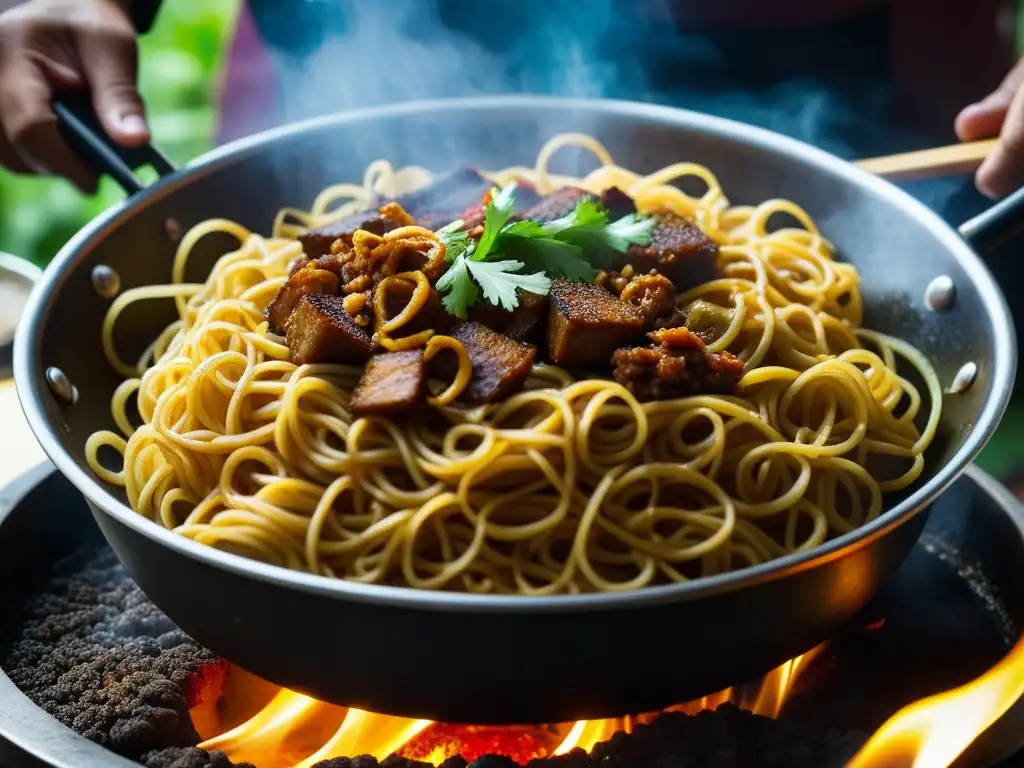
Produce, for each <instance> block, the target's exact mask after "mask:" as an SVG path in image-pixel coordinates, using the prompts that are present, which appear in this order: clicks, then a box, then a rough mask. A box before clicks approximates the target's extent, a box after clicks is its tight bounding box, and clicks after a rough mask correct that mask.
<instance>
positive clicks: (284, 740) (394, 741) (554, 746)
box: [199, 646, 824, 768]
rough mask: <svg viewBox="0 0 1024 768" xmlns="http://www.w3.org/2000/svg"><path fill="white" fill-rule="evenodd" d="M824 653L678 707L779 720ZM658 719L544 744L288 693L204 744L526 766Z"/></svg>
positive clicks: (257, 756) (297, 759)
mask: <svg viewBox="0 0 1024 768" xmlns="http://www.w3.org/2000/svg"><path fill="white" fill-rule="evenodd" d="M823 647H824V646H819V647H818V648H816V649H814V650H812V651H811V652H809V653H807V654H804V655H803V656H798V657H797V658H795V659H793V660H792V661H788V662H786V663H785V664H783V665H782V666H781V667H779V668H778V669H775V670H773V671H772V672H770V673H769V674H767V675H766V676H765V677H764V679H763V680H762V682H761V685H760V687H759V688H758V690H757V691H755V692H754V695H753V696H752V697H746V698H744V697H741V696H740V694H739V693H738V692H737V691H734V689H732V688H727V689H726V690H724V691H721V692H719V693H717V694H713V695H711V696H705V697H704V698H702V699H698V700H697V701H693V702H690V703H688V704H682V705H679V706H678V707H673V708H672V709H675V710H680V711H684V712H687V713H690V714H695V713H697V712H699V711H701V710H704V709H717V708H718V707H719V706H721V705H722V704H725V703H727V702H732V703H734V704H737V705H738V706H741V707H744V708H746V709H749V710H751V711H752V712H754V713H755V714H760V715H766V716H768V717H775V716H776V715H778V713H779V711H780V710H781V709H782V705H783V704H784V703H785V700H786V697H787V696H788V695H789V693H790V692H791V691H792V690H793V685H794V683H795V682H796V679H797V676H798V675H799V673H800V671H801V670H803V669H804V668H805V667H806V666H807V664H808V663H809V662H810V660H811V659H812V658H813V657H814V656H816V655H817V654H818V653H819V652H820V651H821V649H822V648H823ZM239 679H240V680H241V683H240V684H238V688H239V690H238V691H235V693H234V695H243V696H244V695H245V688H244V685H245V683H246V681H245V678H244V677H242V678H239ZM656 715H657V713H653V714H647V715H640V716H638V717H637V718H635V719H634V718H630V717H625V718H613V719H606V720H579V721H577V722H575V723H564V724H562V725H559V726H555V727H554V728H553V731H546V734H547V736H548V738H542V737H541V736H540V735H539V734H540V733H541V731H542V730H543V729H542V728H540V727H536V728H534V727H528V726H518V727H509V728H484V727H481V726H472V725H464V726H460V725H451V724H434V723H432V722H431V721H430V720H413V719H409V718H403V717H391V716H389V715H378V714H374V713H372V712H365V711H363V710H360V709H354V708H348V709H346V708H344V707H336V706H333V705H330V704H325V703H323V702H319V701H316V700H315V699H312V698H310V697H308V696H304V695H303V694H301V693H296V692H294V691H289V690H286V689H283V688H282V689H279V690H278V691H277V693H276V694H275V695H274V697H273V698H272V699H271V700H270V702H269V703H268V704H267V705H266V706H265V707H263V709H261V710H260V711H259V712H257V713H256V714H255V715H253V716H252V717H250V718H249V719H248V720H246V721H245V722H243V723H242V724H241V725H238V726H236V727H234V728H231V729H230V730H227V731H225V732H224V733H222V734H220V735H218V736H214V737H213V738H210V739H207V740H206V741H204V742H203V743H202V744H200V745H199V746H200V747H202V748H203V749H217V750H220V751H221V752H224V753H225V754H227V756H228V757H229V758H230V759H231V760H232V761H233V762H252V763H256V764H257V765H259V766H260V768H310V766H312V765H314V764H316V763H318V762H320V761H321V760H327V759H329V758H331V757H343V756H348V757H352V756H356V755H373V756H374V757H376V758H377V759H379V760H383V759H384V758H386V757H387V756H388V755H391V754H393V753H398V752H403V750H411V751H414V752H415V755H410V756H414V757H416V758H417V759H420V760H423V761H425V762H430V763H433V764H434V765H440V764H441V763H442V762H444V760H445V759H446V758H447V757H450V756H451V754H452V749H453V748H459V747H462V749H461V752H462V754H463V756H464V757H466V756H467V755H466V752H467V750H468V751H469V752H472V751H473V749H479V745H480V744H486V746H487V747H488V748H489V749H490V750H491V751H503V752H504V753H506V754H508V753H511V752H514V754H515V758H516V759H517V760H521V761H522V762H524V763H525V762H527V761H528V760H530V759H532V758H535V757H546V756H548V755H564V754H566V753H568V752H571V751H572V750H573V749H577V748H579V749H583V750H586V751H588V752H589V751H590V750H591V749H592V748H593V747H594V746H595V745H596V744H598V743H600V742H602V741H607V740H608V739H610V738H611V737H612V736H613V735H614V734H616V733H618V732H619V731H626V732H627V733H629V732H632V730H633V724H634V722H649V721H650V720H652V719H653V718H654V717H655V716H656ZM431 726H433V727H431ZM530 731H533V732H532V733H530ZM503 736H504V737H507V738H504V739H503ZM552 739H553V740H552ZM474 744H475V745H478V746H477V747H474V746H473V745H474Z"/></svg>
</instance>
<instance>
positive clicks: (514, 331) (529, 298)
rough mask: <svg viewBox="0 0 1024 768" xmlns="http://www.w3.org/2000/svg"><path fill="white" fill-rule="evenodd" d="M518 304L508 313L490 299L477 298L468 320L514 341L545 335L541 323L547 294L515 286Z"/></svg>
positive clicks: (538, 339)
mask: <svg viewBox="0 0 1024 768" xmlns="http://www.w3.org/2000/svg"><path fill="white" fill-rule="evenodd" d="M516 296H517V297H518V298H519V306H517V307H516V308H515V309H513V310H512V311H511V312H509V311H508V310H507V309H505V308H504V307H499V306H496V305H494V304H491V303H490V302H489V301H478V302H477V303H476V304H474V305H473V308H472V309H471V310H470V311H469V319H470V320H475V321H476V322H478V323H482V324H483V325H486V326H487V327H488V328H490V329H492V330H495V331H497V332H498V333H503V334H505V335H506V336H508V337H509V338H511V339H515V340H516V341H526V342H529V343H530V344H535V343H537V342H539V341H540V340H541V339H542V338H543V336H544V322H545V320H547V316H548V297H547V296H540V295H538V294H536V293H530V292H529V291H524V290H523V289H522V288H517V289H516Z"/></svg>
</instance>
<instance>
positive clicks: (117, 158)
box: [53, 92, 175, 195]
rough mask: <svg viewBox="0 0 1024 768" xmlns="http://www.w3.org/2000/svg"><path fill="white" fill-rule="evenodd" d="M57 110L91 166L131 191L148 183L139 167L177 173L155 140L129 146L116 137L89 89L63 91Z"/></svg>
mask: <svg viewBox="0 0 1024 768" xmlns="http://www.w3.org/2000/svg"><path fill="white" fill-rule="evenodd" d="M53 112H54V114H55V115H57V126H58V128H59V129H60V132H61V133H62V134H63V135H64V138H65V140H66V141H67V142H68V144H70V145H71V148H72V149H74V150H75V152H76V153H77V154H78V155H79V156H81V158H82V159H83V160H84V161H85V162H86V163H87V164H88V165H89V167H91V168H92V169H93V170H95V171H97V172H99V173H106V174H107V175H109V176H110V177H111V178H113V179H114V181H116V182H117V183H118V184H120V185H121V187H122V188H123V189H124V191H125V192H127V193H128V194H129V195H134V194H135V193H136V192H141V191H142V190H143V189H145V187H146V185H145V184H143V183H142V181H141V179H139V177H138V176H136V175H135V169H137V168H141V167H142V166H144V165H148V166H150V167H152V168H153V169H154V170H155V171H156V172H157V173H158V174H160V175H161V176H166V175H167V174H169V173H174V170H175V168H174V165H173V164H172V163H171V161H170V160H168V159H167V156H166V155H165V154H164V153H163V152H161V151H160V150H158V149H157V148H156V147H154V146H153V145H152V144H146V145H144V146H141V147H132V148H126V147H122V146H121V145H119V144H117V143H116V142H115V141H113V140H112V139H111V138H110V137H109V136H108V135H107V132H106V131H104V130H103V126H102V125H101V124H100V121H99V118H98V117H97V116H96V112H95V111H94V110H93V107H92V100H91V99H90V97H89V94H88V93H86V92H75V93H62V94H59V95H58V96H56V97H55V98H54V100H53Z"/></svg>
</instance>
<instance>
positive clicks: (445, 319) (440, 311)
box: [374, 280, 455, 339]
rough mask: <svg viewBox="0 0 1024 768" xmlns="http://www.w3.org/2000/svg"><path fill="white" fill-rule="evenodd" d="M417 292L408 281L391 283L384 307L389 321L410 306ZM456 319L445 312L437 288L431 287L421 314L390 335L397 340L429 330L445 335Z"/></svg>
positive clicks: (418, 313)
mask: <svg viewBox="0 0 1024 768" xmlns="http://www.w3.org/2000/svg"><path fill="white" fill-rule="evenodd" d="M377 290H379V286H378V288H375V289H374V291H377ZM415 290H416V287H415V286H414V285H413V284H412V283H411V282H408V281H407V280H402V281H389V283H388V287H387V293H385V295H384V307H385V309H386V310H387V318H388V319H389V320H390V319H391V318H394V317H398V315H400V314H401V313H402V310H404V309H405V308H406V307H407V306H409V302H410V301H411V300H412V296H413V292H414V291H415ZM375 301H376V299H375ZM454 319H455V318H453V317H452V316H451V315H449V314H448V312H446V311H445V308H444V304H442V303H441V296H440V294H438V292H437V290H436V289H435V288H433V287H431V289H430V296H429V297H428V298H427V303H426V304H425V305H424V306H423V307H421V308H420V310H419V312H417V313H416V314H415V315H413V317H412V319H411V320H410V321H409V322H407V323H406V324H405V325H403V326H402V327H401V328H397V329H395V331H394V332H393V333H392V334H390V335H391V336H392V337H394V338H396V339H397V338H402V337H404V336H412V335H413V334H414V333H419V332H420V331H425V330H428V329H430V330H432V331H434V332H435V333H445V332H447V330H448V328H450V327H451V324H452V322H453V321H454Z"/></svg>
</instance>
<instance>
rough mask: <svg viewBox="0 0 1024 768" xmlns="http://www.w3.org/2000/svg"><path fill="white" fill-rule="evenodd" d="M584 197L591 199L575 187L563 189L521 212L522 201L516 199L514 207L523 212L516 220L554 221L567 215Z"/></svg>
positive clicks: (585, 192)
mask: <svg viewBox="0 0 1024 768" xmlns="http://www.w3.org/2000/svg"><path fill="white" fill-rule="evenodd" d="M584 197H592V195H589V194H588V193H587V191H586V190H583V189H577V188H576V187H564V188H563V189H557V190H555V191H554V192H552V193H551V194H550V195H548V196H547V197H543V198H541V199H540V200H539V201H538V202H537V203H535V204H534V205H531V206H530V207H529V208H526V209H525V210H523V208H524V206H523V204H522V201H521V200H520V199H519V197H517V205H516V207H517V208H519V209H520V210H523V212H522V214H520V215H519V216H516V218H517V219H529V220H530V221H542V222H543V221H554V220H555V219H560V218H561V217H562V216H565V214H567V213H569V211H571V210H572V209H573V208H575V207H576V203H578V202H579V201H580V200H581V199H582V198H584Z"/></svg>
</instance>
